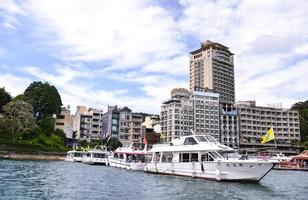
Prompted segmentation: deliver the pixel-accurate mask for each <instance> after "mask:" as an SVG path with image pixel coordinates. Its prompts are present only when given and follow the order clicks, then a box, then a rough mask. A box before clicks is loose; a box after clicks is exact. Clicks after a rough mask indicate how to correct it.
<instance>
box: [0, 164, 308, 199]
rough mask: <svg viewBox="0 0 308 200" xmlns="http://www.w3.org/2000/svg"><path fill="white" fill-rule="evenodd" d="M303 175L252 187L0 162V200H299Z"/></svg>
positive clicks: (306, 176) (280, 176) (306, 182)
mask: <svg viewBox="0 0 308 200" xmlns="http://www.w3.org/2000/svg"><path fill="white" fill-rule="evenodd" d="M307 192H308V173H307V172H298V171H271V172H270V173H269V174H268V175H267V176H266V177H265V178H264V179H262V181H261V182H260V183H258V184H252V183H235V182H216V181H207V180H203V179H194V178H187V177H178V176H167V175H153V174H146V173H143V172H132V171H126V170H122V169H115V168H111V167H104V166H89V165H85V164H82V163H70V162H47V161H46V162H38V161H10V160H0V199H130V200H133V199H159V200H164V199H185V200H187V199H266V200H268V199H305V198H306V196H307V195H308V194H307Z"/></svg>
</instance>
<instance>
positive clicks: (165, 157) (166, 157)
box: [161, 152, 173, 162]
mask: <svg viewBox="0 0 308 200" xmlns="http://www.w3.org/2000/svg"><path fill="white" fill-rule="evenodd" d="M172 158H173V153H170V152H164V153H163V155H162V157H161V162H172Z"/></svg>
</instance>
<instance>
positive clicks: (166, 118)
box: [161, 88, 194, 142]
mask: <svg viewBox="0 0 308 200" xmlns="http://www.w3.org/2000/svg"><path fill="white" fill-rule="evenodd" d="M189 95H190V94H189V91H188V90H187V89H184V88H175V89H173V90H172V91H171V99H168V100H165V101H163V103H162V106H161V127H162V128H161V131H162V134H163V135H165V136H166V141H168V142H170V141H171V140H172V139H174V138H178V137H180V136H182V135H189V134H190V130H193V129H194V125H193V120H194V118H193V104H192V102H191V100H190V99H189Z"/></svg>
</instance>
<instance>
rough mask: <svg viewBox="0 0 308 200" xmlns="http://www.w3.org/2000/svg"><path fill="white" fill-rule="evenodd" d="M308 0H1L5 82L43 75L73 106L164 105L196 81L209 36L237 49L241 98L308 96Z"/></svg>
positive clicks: (14, 89)
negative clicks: (196, 62) (198, 56)
mask: <svg viewBox="0 0 308 200" xmlns="http://www.w3.org/2000/svg"><path fill="white" fill-rule="evenodd" d="M307 8H308V1H304V0H303V1H301V0H298V1H296V3H294V1H291V0H288V1H278V0H266V1H265V0H264V1H255V2H254V1H248V0H247V1H239V0H231V1H219V0H217V1H204V0H180V1H176V0H172V1H163V0H161V1H141V0H135V1H134V0H132V1H130V0H127V1H117V0H113V1H102V0H87V1H84V0H65V1H61V0H45V1H40V0H22V1H18V0H16V1H14V0H0V87H2V86H4V87H5V88H6V90H7V91H9V92H10V93H11V94H12V95H13V96H15V95H17V94H20V93H22V92H23V91H24V89H25V88H26V87H27V86H28V85H29V84H30V83H31V82H32V81H35V80H41V81H48V82H49V83H51V84H53V85H55V86H56V87H57V88H58V90H59V92H60V94H61V96H62V101H63V104H64V105H71V107H73V108H74V107H75V106H77V105H86V106H90V107H97V108H106V106H107V105H108V104H109V105H116V104H117V105H119V106H129V107H131V108H132V109H133V110H135V111H143V112H151V113H159V111H160V104H161V102H162V101H163V100H165V99H167V98H169V96H170V90H171V89H172V88H174V87H185V88H188V83H189V82H188V79H189V77H188V71H189V52H190V51H192V50H194V49H196V48H199V46H200V43H201V42H203V41H205V40H207V39H209V40H212V41H217V42H220V43H222V44H224V45H226V46H229V47H230V49H231V51H232V52H234V53H235V78H236V100H256V101H257V104H258V105H265V106H266V105H267V104H270V103H282V105H283V107H290V106H291V105H292V104H293V103H294V102H297V101H303V100H307V99H308V84H307V81H306V77H307V75H308V26H307V24H308V9H307Z"/></svg>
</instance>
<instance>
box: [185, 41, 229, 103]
mask: <svg viewBox="0 0 308 200" xmlns="http://www.w3.org/2000/svg"><path fill="white" fill-rule="evenodd" d="M190 54H191V58H190V72H189V74H190V76H189V78H190V82H189V83H190V91H191V92H192V91H194V90H196V88H207V89H210V90H213V91H214V92H216V93H219V95H220V102H221V103H228V104H230V103H231V104H232V103H234V101H235V92H234V91H235V88H234V61H233V53H231V52H230V50H229V48H228V47H226V46H224V45H222V44H219V43H217V42H212V41H209V40H207V41H206V42H204V43H202V44H201V47H200V48H199V49H197V50H195V51H192V52H191V53H190Z"/></svg>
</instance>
